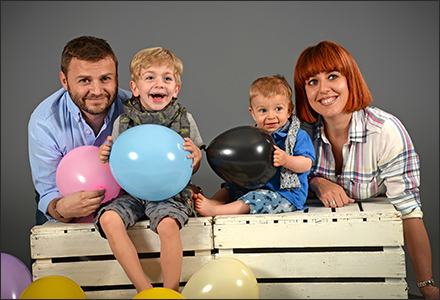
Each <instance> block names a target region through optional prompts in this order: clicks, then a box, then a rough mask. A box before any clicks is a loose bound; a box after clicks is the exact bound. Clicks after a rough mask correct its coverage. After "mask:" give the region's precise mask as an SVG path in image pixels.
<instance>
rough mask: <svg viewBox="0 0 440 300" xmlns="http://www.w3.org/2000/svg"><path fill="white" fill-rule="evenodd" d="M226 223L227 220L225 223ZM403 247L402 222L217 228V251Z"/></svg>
mask: <svg viewBox="0 0 440 300" xmlns="http://www.w3.org/2000/svg"><path fill="white" fill-rule="evenodd" d="M225 223H226V220H225ZM400 245H403V229H402V223H401V221H400V220H399V221H397V220H396V221H395V222H368V221H366V222H349V221H346V222H322V223H321V222H319V220H316V221H315V222H308V223H290V224H280V223H277V224H261V225H260V224H252V225H250V224H249V225H243V224H240V225H226V224H220V225H218V224H217V223H215V224H214V247H215V248H219V249H223V248H279V247H291V248H292V247H356V246H363V247H366V246H400Z"/></svg>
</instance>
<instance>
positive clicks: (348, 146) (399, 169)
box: [294, 41, 439, 299]
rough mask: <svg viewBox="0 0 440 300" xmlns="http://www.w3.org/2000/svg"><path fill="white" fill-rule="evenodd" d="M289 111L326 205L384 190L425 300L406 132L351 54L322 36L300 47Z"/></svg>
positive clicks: (427, 282) (426, 266)
mask: <svg viewBox="0 0 440 300" xmlns="http://www.w3.org/2000/svg"><path fill="white" fill-rule="evenodd" d="M294 88H295V98H296V114H297V117H298V118H299V119H300V120H301V121H302V122H303V125H302V128H303V129H305V130H306V131H307V132H308V133H309V134H310V136H311V138H312V141H313V143H314V146H315V151H316V159H315V162H314V164H313V166H312V169H311V172H310V175H309V188H310V190H311V191H312V192H313V193H315V194H316V196H317V197H318V198H319V199H320V200H321V201H322V203H323V204H324V205H325V206H327V207H342V206H344V205H346V204H348V203H353V202H355V200H361V199H366V198H371V197H375V196H378V195H381V194H386V195H387V197H388V199H389V200H390V202H391V203H392V204H393V205H394V206H395V207H396V209H397V210H399V211H400V212H401V213H402V220H403V230H404V237H405V242H406V245H407V249H408V252H409V255H410V258H411V261H412V263H413V266H414V272H415V274H416V278H417V281H418V287H419V288H420V291H421V293H422V294H423V296H424V297H425V298H432V299H435V298H437V299H438V298H439V289H438V288H437V287H436V286H435V285H434V282H433V279H432V267H431V265H432V259H431V246H430V243H429V239H428V235H427V232H426V229H425V225H424V223H423V219H422V217H423V213H422V211H421V203H420V198H419V190H418V187H419V179H420V163H419V157H418V155H417V153H416V152H415V149H414V146H413V144H412V141H411V139H410V137H409V135H408V132H407V131H406V129H405V128H404V126H403V125H402V123H401V122H400V121H399V120H398V119H397V118H396V117H395V116H393V115H391V114H389V113H386V112H384V111H383V110H381V109H378V108H376V107H373V106H370V104H371V102H372V97H371V94H370V91H369V90H368V87H367V85H366V83H365V81H364V79H363V77H362V74H361V72H360V70H359V68H358V66H357V64H356V62H355V60H354V59H353V57H352V56H351V55H350V53H348V52H347V51H346V50H345V49H344V48H343V47H341V46H340V45H338V44H336V43H334V42H330V41H323V42H320V43H319V44H317V45H315V46H311V47H308V48H306V49H305V50H304V51H303V52H302V53H301V55H300V56H299V58H298V61H297V64H296V67H295V73H294Z"/></svg>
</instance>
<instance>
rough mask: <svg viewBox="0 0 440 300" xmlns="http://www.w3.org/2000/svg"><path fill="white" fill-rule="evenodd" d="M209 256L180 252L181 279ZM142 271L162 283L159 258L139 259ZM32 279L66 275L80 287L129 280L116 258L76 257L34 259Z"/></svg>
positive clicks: (200, 265) (149, 278)
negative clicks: (59, 260) (54, 260)
mask: <svg viewBox="0 0 440 300" xmlns="http://www.w3.org/2000/svg"><path fill="white" fill-rule="evenodd" d="M212 259H213V256H212V255H209V256H184V257H183V263H182V272H181V281H182V282H186V281H188V280H189V278H190V277H191V276H192V275H193V274H194V273H195V272H196V271H197V270H198V269H199V268H200V267H202V266H203V265H204V264H206V263H207V262H208V261H210V260H212ZM141 264H142V267H143V269H144V272H145V274H146V276H147V278H148V280H149V281H150V282H151V283H162V282H163V281H162V280H163V279H162V271H161V267H160V259H159V258H144V259H141ZM32 270H33V279H34V280H36V279H38V278H41V277H45V276H49V275H59V276H66V277H68V278H70V279H72V280H73V281H75V282H76V283H77V284H78V285H80V286H81V287H90V286H92V287H93V286H111V285H124V284H131V282H130V280H129V279H128V277H127V275H126V274H125V272H124V270H123V269H122V267H121V266H120V264H119V263H118V261H117V260H115V259H113V260H103V261H76V262H65V263H47V262H41V261H40V260H37V261H36V262H35V263H34V264H33V266H32Z"/></svg>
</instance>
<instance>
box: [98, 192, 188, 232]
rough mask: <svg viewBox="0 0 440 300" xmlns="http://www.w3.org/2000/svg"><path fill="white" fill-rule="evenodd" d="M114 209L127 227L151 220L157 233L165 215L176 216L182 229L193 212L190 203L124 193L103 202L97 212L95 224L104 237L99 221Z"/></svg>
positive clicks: (151, 224) (152, 227)
mask: <svg viewBox="0 0 440 300" xmlns="http://www.w3.org/2000/svg"><path fill="white" fill-rule="evenodd" d="M107 210H114V211H115V212H116V213H117V214H118V215H119V216H120V217H121V219H122V221H123V222H124V224H125V228H127V229H128V228H130V227H132V226H133V225H134V224H135V223H136V222H137V221H141V220H148V219H149V220H150V229H151V230H153V231H154V232H156V233H157V224H158V223H159V222H160V220H162V219H163V218H165V217H172V218H174V219H175V220H176V221H177V222H178V223H179V225H180V229H182V227H183V226H184V225H185V224H186V223H187V222H188V218H189V217H190V216H191V214H192V213H193V212H192V210H191V208H190V207H189V206H188V205H185V204H184V203H182V202H181V201H178V200H175V199H173V198H169V199H167V200H163V201H144V200H140V199H137V198H135V197H133V196H131V195H130V194H128V193H122V194H120V195H119V196H118V197H116V198H114V199H112V200H110V201H108V202H105V203H103V204H101V206H100V207H99V208H98V209H97V211H96V213H95V220H94V225H95V228H96V229H97V230H98V231H99V233H100V234H101V236H102V237H103V238H106V236H105V233H104V231H103V230H102V228H101V224H100V222H99V219H100V217H101V216H102V214H103V213H104V212H105V211H107Z"/></svg>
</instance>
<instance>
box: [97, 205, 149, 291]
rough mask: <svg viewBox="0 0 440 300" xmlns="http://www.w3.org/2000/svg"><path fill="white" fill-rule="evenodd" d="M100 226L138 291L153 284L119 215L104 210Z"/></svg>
mask: <svg viewBox="0 0 440 300" xmlns="http://www.w3.org/2000/svg"><path fill="white" fill-rule="evenodd" d="M99 221H100V224H101V228H102V230H103V231H104V233H105V235H106V237H107V240H108V243H109V245H110V248H111V249H112V252H113V254H114V255H115V257H116V259H117V260H118V262H119V264H120V265H121V266H122V268H123V269H124V271H125V273H126V274H127V276H128V278H129V279H130V280H131V282H132V283H133V284H134V286H135V288H136V290H137V291H138V293H139V292H141V291H143V290H145V289H148V288H152V287H153V286H152V285H151V283H150V282H149V281H148V279H147V277H146V276H145V273H144V270H143V269H142V265H141V263H140V261H139V257H138V253H137V251H136V248H135V247H134V245H133V242H132V241H131V239H130V237H129V236H128V234H127V230H126V229H125V225H124V222H123V221H122V219H121V217H120V216H119V215H118V213H116V212H115V211H113V210H108V211H105V212H104V213H103V214H102V215H101V217H100V219H99Z"/></svg>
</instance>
